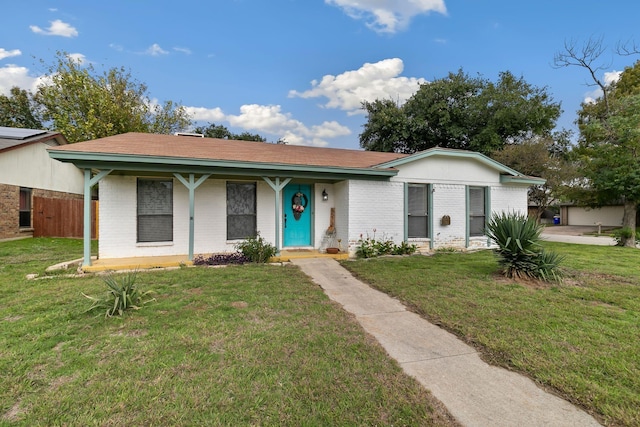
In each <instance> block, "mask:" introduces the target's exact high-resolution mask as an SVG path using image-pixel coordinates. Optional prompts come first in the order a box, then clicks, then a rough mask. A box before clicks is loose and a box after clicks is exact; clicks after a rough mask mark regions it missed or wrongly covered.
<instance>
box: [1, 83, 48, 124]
mask: <svg viewBox="0 0 640 427" xmlns="http://www.w3.org/2000/svg"><path fill="white" fill-rule="evenodd" d="M0 126H6V127H14V128H26V129H42V128H43V126H42V122H41V121H40V118H39V111H38V108H37V106H36V105H35V103H34V101H33V95H32V94H31V92H27V91H26V90H24V89H20V88H19V87H15V86H14V87H12V88H11V91H10V94H9V96H6V95H0Z"/></svg>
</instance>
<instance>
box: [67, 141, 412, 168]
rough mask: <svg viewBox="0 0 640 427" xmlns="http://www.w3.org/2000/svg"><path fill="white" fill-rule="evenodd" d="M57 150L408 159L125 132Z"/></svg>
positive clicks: (368, 164) (328, 162)
mask: <svg viewBox="0 0 640 427" xmlns="http://www.w3.org/2000/svg"><path fill="white" fill-rule="evenodd" d="M55 151H65V152H77V153H87V154H115V155H134V156H151V157H171V158H185V159H201V160H222V161H237V162H255V163H272V164H283V165H298V166H305V165H308V166H326V167H338V168H372V167H374V166H376V165H379V164H381V163H386V162H390V161H392V160H397V159H400V158H403V157H406V156H407V155H406V154H399V153H381V152H375V151H361V150H346V149H339V148H318V147H305V146H298V145H282V144H269V143H264V142H252V141H232V140H226V139H216V138H197V137H193V136H176V135H158V134H147V133H125V134H121V135H115V136H109V137H106V138H100V139H95V140H92V141H85V142H78V143H75V144H69V145H65V146H61V147H55Z"/></svg>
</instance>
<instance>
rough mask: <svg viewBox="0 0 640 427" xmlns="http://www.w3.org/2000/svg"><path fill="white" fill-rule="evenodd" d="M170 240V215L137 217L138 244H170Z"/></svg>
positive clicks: (171, 234)
mask: <svg viewBox="0 0 640 427" xmlns="http://www.w3.org/2000/svg"><path fill="white" fill-rule="evenodd" d="M172 240H173V216H172V215H138V242H170V241H172Z"/></svg>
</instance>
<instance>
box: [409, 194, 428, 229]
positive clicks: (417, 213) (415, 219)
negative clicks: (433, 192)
mask: <svg viewBox="0 0 640 427" xmlns="http://www.w3.org/2000/svg"><path fill="white" fill-rule="evenodd" d="M428 188H429V187H428V186H427V185H426V184H409V192H408V197H409V200H408V202H409V212H408V213H409V216H408V219H407V220H408V224H409V237H410V238H412V237H413V238H420V237H422V238H425V237H429V227H428V224H429V216H428V200H429V199H428Z"/></svg>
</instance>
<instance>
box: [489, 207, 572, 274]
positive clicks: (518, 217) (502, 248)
mask: <svg viewBox="0 0 640 427" xmlns="http://www.w3.org/2000/svg"><path fill="white" fill-rule="evenodd" d="M542 230H543V227H542V226H541V225H539V224H538V223H537V222H536V220H535V219H534V218H528V217H526V216H524V215H522V214H518V213H505V212H502V213H500V214H495V215H493V217H492V218H491V220H490V221H489V224H488V225H487V236H488V237H489V238H490V239H491V240H493V241H494V242H495V243H496V244H497V245H498V249H496V251H495V252H496V253H497V254H498V256H499V261H498V262H499V264H500V266H501V268H502V271H503V273H504V275H505V276H507V277H510V278H524V277H530V278H537V279H541V280H545V281H551V280H559V279H560V272H559V270H558V266H559V264H560V263H561V262H562V257H560V256H558V255H557V254H555V253H553V252H545V251H544V250H543V249H542V247H541V246H540V243H539V242H540V234H541V233H542Z"/></svg>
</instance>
